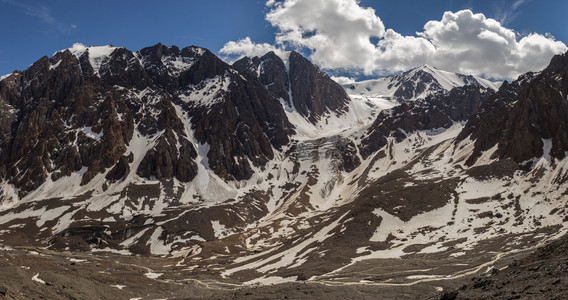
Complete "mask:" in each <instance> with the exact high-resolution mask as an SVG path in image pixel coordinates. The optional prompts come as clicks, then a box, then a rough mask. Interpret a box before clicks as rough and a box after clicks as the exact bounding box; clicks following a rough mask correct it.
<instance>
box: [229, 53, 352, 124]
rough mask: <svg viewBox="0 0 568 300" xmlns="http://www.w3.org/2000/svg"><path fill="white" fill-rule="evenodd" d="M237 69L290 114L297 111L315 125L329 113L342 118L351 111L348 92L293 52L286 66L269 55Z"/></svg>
mask: <svg viewBox="0 0 568 300" xmlns="http://www.w3.org/2000/svg"><path fill="white" fill-rule="evenodd" d="M233 67H235V68H236V69H238V70H241V71H243V72H244V73H246V74H248V75H249V77H250V76H252V77H257V78H259V79H260V81H261V82H262V83H263V84H264V85H265V86H266V88H267V89H268V91H269V92H270V93H271V94H272V95H273V96H274V97H276V98H277V99H281V101H282V102H284V103H285V105H286V106H287V107H288V110H295V111H297V112H298V113H299V114H300V115H302V116H304V117H305V118H307V119H308V120H309V121H310V122H312V123H316V122H317V121H318V120H319V119H320V118H321V116H322V115H324V114H326V113H328V112H329V113H336V114H341V113H343V112H345V111H346V110H347V103H348V102H349V96H347V94H346V93H345V90H344V89H343V88H342V87H341V86H340V85H339V84H337V83H336V82H335V81H333V80H331V78H329V76H328V75H327V74H325V73H324V72H322V71H321V70H319V68H318V67H316V66H315V65H313V64H312V63H311V62H310V61H309V60H307V59H306V58H305V57H303V56H302V55H301V54H299V53H298V52H295V51H292V52H290V53H289V57H288V61H287V62H286V63H285V62H284V61H283V60H282V59H281V58H280V57H278V56H277V55H276V54H275V53H274V52H269V53H267V54H265V55H264V56H262V57H260V58H259V57H254V58H248V57H245V58H242V59H240V60H238V61H237V62H235V63H234V64H233Z"/></svg>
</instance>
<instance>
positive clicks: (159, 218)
mask: <svg viewBox="0 0 568 300" xmlns="http://www.w3.org/2000/svg"><path fill="white" fill-rule="evenodd" d="M566 57H567V54H564V55H560V56H556V57H554V58H553V59H552V61H551V64H550V66H549V67H548V68H546V69H545V70H543V71H542V72H540V73H528V74H524V75H522V76H521V77H519V79H518V80H516V81H514V82H512V83H504V84H503V85H501V86H500V87H499V89H498V90H495V89H494V87H493V86H491V85H490V84H489V83H487V82H485V83H484V81H483V80H481V79H476V78H475V77H472V76H463V75H455V74H454V75H451V74H449V73H447V72H443V71H440V70H436V69H433V68H430V67H423V68H419V69H414V70H411V71H409V72H405V73H401V74H399V75H397V76H394V77H390V78H387V79H381V80H379V81H375V83H377V82H383V83H385V82H387V81H388V82H390V83H389V84H392V86H391V87H388V85H389V84H387V85H385V87H386V90H388V92H389V93H391V92H392V95H391V96H389V95H390V94H385V93H383V92H384V91H385V90H381V89H380V88H379V86H380V84H383V83H380V84H377V85H374V87H377V89H373V88H370V90H371V91H375V92H377V94H374V95H371V96H369V95H361V94H359V95H355V96H354V95H353V94H352V92H351V90H350V89H349V88H347V92H346V91H345V90H344V89H342V87H341V86H339V85H338V84H337V83H335V82H333V81H332V80H331V79H330V78H329V77H328V76H327V75H326V74H325V73H323V72H322V71H320V70H319V69H318V68H317V66H315V65H313V64H311V63H310V62H309V60H307V59H305V58H303V57H301V55H300V54H298V53H296V52H290V53H288V54H287V56H285V57H284V59H282V58H281V57H279V56H277V55H276V54H274V53H267V54H266V55H264V56H262V57H254V58H243V59H241V60H239V61H237V62H235V63H234V64H233V65H229V64H227V63H225V62H223V61H222V60H221V59H219V58H218V57H216V56H215V55H214V54H213V53H211V52H210V51H208V50H206V49H203V48H200V47H194V46H192V47H186V48H183V49H179V48H177V47H175V46H171V47H167V46H164V45H161V44H157V45H154V46H151V47H147V48H144V49H141V50H139V51H136V52H132V51H130V50H128V49H125V48H122V47H113V46H93V47H83V46H80V45H76V46H74V47H72V48H70V49H65V50H62V51H59V52H57V53H55V54H54V55H53V56H52V57H44V58H41V59H40V60H38V61H37V62H35V63H34V64H33V65H31V66H30V67H29V68H28V69H27V70H25V71H22V72H14V73H12V74H9V75H7V76H3V77H2V78H1V79H0V108H2V110H1V114H2V117H1V118H0V178H2V180H1V181H0V203H1V209H0V240H2V245H6V246H22V247H35V248H34V249H36V250H39V249H41V251H42V255H43V256H42V257H43V259H45V260H43V261H42V262H38V263H37V264H36V265H34V266H33V268H41V267H42V266H43V267H45V269H41V270H38V271H36V269H34V270H29V272H44V271H45V272H47V270H48V268H47V267H46V266H49V263H47V262H45V261H50V259H57V258H56V257H57V255H56V254H54V253H71V254H65V255H72V256H70V257H68V258H71V257H72V258H73V259H78V257H83V256H79V255H82V254H80V252H88V253H91V254H95V255H94V256H93V257H96V258H97V259H100V261H101V263H103V264H105V266H106V265H113V267H112V268H110V267H109V269H105V270H107V271H108V270H111V269H114V268H118V265H115V262H117V261H118V262H120V265H121V266H123V267H124V266H128V268H131V269H129V271H125V274H126V275H124V274H122V273H120V274H122V275H121V276H115V275H112V274H111V275H109V276H110V278H112V280H113V281H112V282H113V283H114V282H117V283H116V284H119V285H122V284H125V283H126V282H127V281H128V282H146V281H141V280H140V278H139V277H144V278H145V279H144V280H150V283H157V284H160V289H156V290H155V291H153V292H152V293H157V292H158V290H159V291H163V293H164V295H165V293H167V292H171V293H173V294H169V293H168V295H173V296H175V295H176V293H182V292H181V290H180V288H179V285H178V284H181V283H187V282H188V280H190V281H191V280H195V282H194V283H193V284H194V285H192V288H193V287H194V286H195V287H196V289H205V290H206V293H207V295H210V296H212V295H213V296H215V297H217V296H219V298H227V297H230V296H231V295H233V294H232V293H233V292H234V291H233V290H231V289H233V288H235V289H239V290H240V289H243V290H246V291H247V292H248V291H249V290H248V288H249V287H250V286H251V285H254V284H262V285H269V284H272V283H282V282H294V281H306V282H308V283H310V284H314V285H318V286H321V287H324V286H325V287H326V288H329V289H331V290H339V289H343V288H345V286H362V288H361V290H364V289H367V288H368V289H370V290H372V292H373V294H372V295H376V292H377V290H376V289H379V288H387V287H388V289H402V286H408V285H412V286H413V290H415V292H414V293H416V294H413V295H414V296H416V297H418V296H417V295H421V296H424V295H432V296H440V288H441V289H444V288H446V289H448V290H450V289H452V290H453V289H455V288H456V286H455V285H457V284H461V283H463V282H464V281H463V280H466V279H468V280H469V277H468V276H471V275H473V274H477V275H479V274H483V272H490V270H491V268H496V267H499V266H502V265H503V264H504V262H505V261H506V260H507V259H511V258H512V257H515V256H516V255H521V254H522V253H525V252H529V251H532V250H534V249H536V247H537V246H540V245H541V244H542V243H546V242H548V241H550V240H553V239H556V238H558V237H560V236H562V235H563V234H564V233H565V232H566V228H567V224H568V223H567V222H568V211H567V210H566V209H565V207H566V205H568V197H566V188H565V186H564V183H565V182H566V174H567V173H568V158H566V157H565V152H566V151H568V149H567V148H566V143H565V139H566V132H567V131H566V129H568V128H567V127H566V126H567V125H566V122H567V121H566V112H565V109H566V103H567V101H568V99H566V95H567V94H568V84H567V81H566V80H567V79H566V78H567V75H568V71H567V70H568V61H567V59H566ZM367 84H369V82H367ZM361 86H363V85H361ZM354 89H355V90H357V87H355V88H354ZM379 91H381V94H379ZM397 91H398V92H397ZM350 95H351V96H350ZM389 97H392V98H389ZM396 97H399V98H396ZM409 100H412V101H409ZM18 249H28V248H18ZM36 250H33V251H36ZM1 251H4V250H0V252H1ZM6 251H10V250H6ZM52 251H55V252H52ZM61 251H70V252H61ZM98 252H104V253H107V254H108V253H115V254H121V255H124V257H118V256H106V254H105V255H97V253H98ZM0 254H1V253H0ZM133 254H139V255H141V257H145V256H148V255H153V256H155V257H154V258H153V259H140V258H139V257H131V256H130V255H133ZM10 255H11V254H10ZM14 255H16V254H14ZM18 255H19V254H18ZM27 255H32V254H29V253H27V254H22V256H21V257H25V258H29V257H28V256H27ZM59 259H60V258H59ZM87 259H91V257H90V256H89V257H87ZM7 261H10V260H9V259H8V260H7ZM16 261H18V262H19V261H20V260H16ZM22 261H26V259H22ZM34 261H37V260H34ZM126 262H128V263H126ZM43 263H45V265H42V264H43ZM15 267H17V268H19V266H18V265H16V266H15ZM140 268H143V269H144V270H146V271H144V272H147V273H144V274H149V275H146V277H147V278H146V277H145V275H144V274H141V273H140ZM132 270H136V271H132ZM19 272H20V273H21V272H23V273H25V275H26V276H28V275H29V276H28V277H29V278H32V276H35V278H36V279H37V278H38V275H37V274H40V273H33V274H32V273H30V274H28V273H26V272H28V270H26V269H22V270H20V271H19ZM50 272H55V271H50ZM62 272H63V271H62ZM105 272H106V271H105ZM20 273H18V274H20ZM23 273H22V274H23ZM65 274H67V273H65ZM98 274H102V273H97V274H96V275H93V276H99V275H98ZM105 274H106V273H105ZM477 275H475V276H477ZM58 276H59V275H57V276H55V275H54V276H53V278H62V277H61V276H65V275H61V276H59V277H58ZM67 276H68V275H67ZM101 276H102V275H101ZM105 276H107V275H105ZM119 277H120V278H119ZM188 278H190V279H188ZM441 279H443V280H441ZM54 280H56V279H54ZM130 280H134V281H130ZM35 282H36V283H37V280H36V281H35ZM101 282H109V279H108V278H106V279H101ZM445 282H447V284H446V283H445ZM32 283H33V282H32ZM68 284H73V283H66V285H68ZM52 286H56V285H54V284H52ZM57 287H58V288H59V286H57ZM111 287H112V286H111ZM414 287H416V289H414ZM0 288H1V287H0ZM101 288H102V289H105V288H107V287H101ZM112 289H113V290H112V291H114V292H116V293H123V291H122V290H121V289H118V288H115V287H112ZM0 290H1V289H0ZM117 290H120V292H119V291H117ZM227 290H228V291H227ZM399 291H400V290H399ZM405 291H406V292H408V289H406V290H405ZM135 292H136V291H129V293H132V294H124V295H123V294H120V295H121V296H125V297H126V296H132V297H134V296H139V294H136V293H135ZM402 292H404V291H402ZM124 293H126V292H124ZM235 293H236V292H235ZM229 294H231V295H229ZM113 295H115V294H114V293H113ZM152 295H154V294H152ZM177 295H182V294H177ZM204 295H205V294H204ZM398 295H400V294H398ZM156 296H158V295H156ZM183 296H187V295H186V294H183ZM144 297H146V294H145V295H144Z"/></svg>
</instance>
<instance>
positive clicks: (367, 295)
mask: <svg viewBox="0 0 568 300" xmlns="http://www.w3.org/2000/svg"><path fill="white" fill-rule="evenodd" d="M548 234H552V232H548ZM521 240H522V241H523V244H522V245H520V247H519V248H520V249H525V250H520V251H513V252H506V253H505V252H498V251H496V246H497V245H498V244H499V243H501V242H503V240H501V239H495V240H493V241H488V242H487V243H485V244H482V245H480V246H479V247H477V248H476V249H474V250H473V251H471V252H469V253H468V254H467V255H463V256H460V257H451V256H448V255H444V254H443V253H441V254H428V255H421V256H417V255H412V256H408V257H403V258H400V259H372V260H366V261H364V262H360V263H357V264H353V265H351V266H349V267H347V268H344V269H342V270H340V271H338V272H333V273H331V274H328V275H325V276H321V277H319V278H316V279H310V280H307V281H292V282H284V283H278V280H276V278H275V281H274V284H266V283H265V284H263V285H259V284H254V283H251V282H248V283H242V282H238V278H232V279H231V280H230V281H229V280H227V279H222V278H221V277H219V276H217V275H213V273H214V272H209V271H210V270H208V269H207V268H192V267H190V268H188V267H187V266H181V264H180V262H181V261H180V258H163V257H148V256H124V255H118V254H111V253H109V254H106V253H98V254H97V253H79V252H54V251H50V250H46V249H43V248H36V247H14V248H9V247H6V248H2V249H1V250H0V268H1V269H2V272H0V299H267V298H270V299H298V298H310V299H404V298H407V299H444V298H441V297H450V298H445V299H454V297H456V296H458V299H487V298H493V297H496V298H502V299H511V298H515V297H516V296H520V295H524V296H523V297H528V295H529V294H523V292H530V298H531V299H532V298H535V297H537V298H538V296H539V295H540V296H541V298H543V299H551V298H558V299H560V298H559V297H560V296H561V295H563V292H564V291H563V290H562V286H563V285H562V284H560V283H561V281H562V280H564V279H566V278H568V268H563V269H562V268H561V269H558V267H556V268H555V273H554V274H553V276H554V277H555V278H553V279H555V280H556V281H554V282H555V283H554V282H550V283H549V282H547V281H546V280H547V278H548V279H550V278H549V277H550V276H551V275H550V274H551V273H550V270H549V269H550V267H551V266H550V264H551V262H553V261H554V262H558V261H562V263H564V262H565V261H566V258H565V257H564V256H563V254H564V253H563V252H562V249H564V248H566V244H567V240H568V238H566V237H564V238H561V239H560V240H558V241H554V242H552V244H550V245H547V246H544V247H543V246H540V245H538V244H537V243H536V242H534V241H531V239H521ZM535 249H537V250H536V252H534V251H533V250H535ZM533 252H534V253H533ZM551 253H552V254H551ZM552 255H555V257H554V259H553V258H552V257H550V256H552ZM564 264H565V263H564ZM541 266H542V268H541ZM558 266H562V264H558ZM529 267H530V268H529ZM527 268H528V269H527ZM525 269H526V270H525ZM539 269H540V270H539ZM521 271H522V272H521ZM547 271H548V272H547ZM517 278H520V279H521V281H520V282H519V283H516V282H515V281H516V279H517ZM541 281H542V282H541ZM520 285H521V286H520ZM535 286H536V287H537V288H535ZM503 287H505V289H503ZM559 289H560V290H559ZM539 291H540V292H539Z"/></svg>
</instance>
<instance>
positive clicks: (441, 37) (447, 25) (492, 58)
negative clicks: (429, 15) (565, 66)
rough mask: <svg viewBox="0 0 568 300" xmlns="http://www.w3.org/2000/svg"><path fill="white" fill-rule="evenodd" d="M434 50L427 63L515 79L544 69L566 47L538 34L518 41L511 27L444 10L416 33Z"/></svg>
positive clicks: (447, 68) (461, 12)
mask: <svg viewBox="0 0 568 300" xmlns="http://www.w3.org/2000/svg"><path fill="white" fill-rule="evenodd" d="M418 35H419V36H422V37H424V38H425V39H427V40H428V41H430V42H431V43H432V44H433V45H434V46H435V47H436V51H435V52H434V53H432V55H430V56H429V57H428V63H429V64H432V65H435V66H436V67H439V68H441V69H445V70H449V71H454V72H461V73H467V74H476V75H484V76H486V77H492V78H514V77H516V76H518V75H519V74H522V73H525V72H528V71H537V70H540V69H542V68H544V67H545V66H546V65H547V64H548V63H549V61H550V59H551V58H552V56H553V55H554V54H558V53H562V52H565V51H566V50H567V49H568V48H567V47H566V45H565V44H564V43H562V42H559V41H555V40H554V39H553V38H551V37H546V36H544V35H540V34H536V33H535V34H531V35H529V36H527V37H524V38H522V39H520V40H517V37H516V34H515V32H514V31H513V30H511V29H508V28H505V27H503V26H502V25H501V24H500V23H499V22H497V21H496V20H494V19H490V18H486V17H485V16H484V15H483V14H473V13H472V12H471V11H470V10H462V11H459V12H456V13H453V12H446V13H444V16H443V17H442V20H440V21H430V22H428V23H426V25H424V32H421V33H418Z"/></svg>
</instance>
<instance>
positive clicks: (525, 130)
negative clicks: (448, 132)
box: [458, 54, 568, 167]
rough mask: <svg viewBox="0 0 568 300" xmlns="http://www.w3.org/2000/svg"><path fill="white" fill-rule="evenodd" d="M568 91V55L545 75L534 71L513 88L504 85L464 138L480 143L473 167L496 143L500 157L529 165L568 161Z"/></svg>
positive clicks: (556, 60) (553, 63) (471, 160)
mask: <svg viewBox="0 0 568 300" xmlns="http://www.w3.org/2000/svg"><path fill="white" fill-rule="evenodd" d="M567 93H568V58H567V54H564V55H557V56H555V57H554V58H553V59H552V61H551V63H550V65H549V66H548V67H547V68H546V69H545V70H543V71H542V72H541V73H539V74H533V73H528V74H525V75H523V76H521V77H520V78H519V79H518V80H517V81H515V82H513V83H512V84H506V83H505V84H503V86H502V87H501V88H500V89H499V91H498V92H497V93H496V94H495V95H494V96H493V97H491V98H490V99H489V100H488V101H487V102H486V103H484V105H483V106H482V107H481V108H480V110H479V112H478V113H477V114H476V115H475V116H474V117H473V118H472V119H471V121H470V122H469V123H468V125H467V126H466V128H464V130H463V132H462V133H461V134H460V136H459V137H458V139H465V138H467V137H468V136H469V137H470V138H471V139H473V140H475V150H474V152H473V154H472V156H471V157H470V158H469V159H468V163H469V164H472V163H474V162H475V161H476V159H477V157H479V156H480V155H481V153H482V152H483V151H487V150H489V149H491V148H492V147H494V146H495V145H498V148H497V151H496V152H495V153H494V154H493V155H494V156H495V157H499V158H506V157H509V158H512V159H513V160H514V161H515V162H517V163H519V164H523V165H525V166H528V167H530V165H529V160H531V159H533V158H539V157H549V158H557V159H562V158H564V157H565V152H566V151H568V121H567V120H566V117H565V116H566V115H567V114H568V100H567V99H566V94H567Z"/></svg>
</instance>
